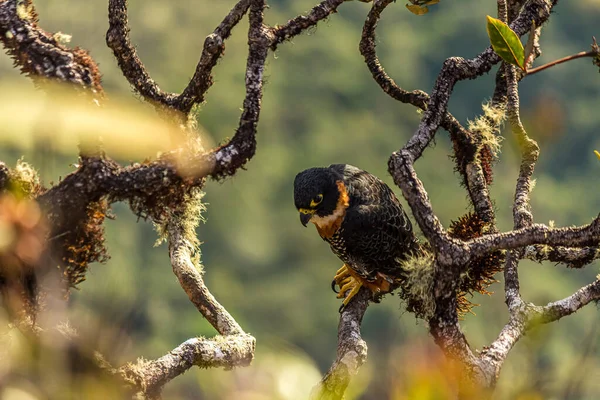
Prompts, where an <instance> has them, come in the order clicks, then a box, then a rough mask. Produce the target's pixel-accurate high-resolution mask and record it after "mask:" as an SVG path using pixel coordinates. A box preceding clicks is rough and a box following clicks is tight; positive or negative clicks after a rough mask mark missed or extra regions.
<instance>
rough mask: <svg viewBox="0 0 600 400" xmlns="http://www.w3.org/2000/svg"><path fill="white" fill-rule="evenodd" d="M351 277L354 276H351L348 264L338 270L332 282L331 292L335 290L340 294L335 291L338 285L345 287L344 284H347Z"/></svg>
mask: <svg viewBox="0 0 600 400" xmlns="http://www.w3.org/2000/svg"><path fill="white" fill-rule="evenodd" d="M351 276H352V275H350V271H349V270H348V266H347V265H346V264H344V265H342V268H340V269H338V270H337V272H336V273H335V276H334V277H333V280H332V281H331V290H333V291H334V292H335V293H340V292H338V291H337V290H335V287H336V285H337V286H339V287H340V288H341V287H342V286H343V285H344V283H347V281H348V278H350V277H351ZM341 293H343V292H341ZM338 298H340V297H339V296H338Z"/></svg>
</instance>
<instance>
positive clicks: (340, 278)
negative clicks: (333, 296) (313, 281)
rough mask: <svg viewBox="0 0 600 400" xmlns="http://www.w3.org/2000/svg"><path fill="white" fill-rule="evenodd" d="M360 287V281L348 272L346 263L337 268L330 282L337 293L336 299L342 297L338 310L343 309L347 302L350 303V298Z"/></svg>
mask: <svg viewBox="0 0 600 400" xmlns="http://www.w3.org/2000/svg"><path fill="white" fill-rule="evenodd" d="M336 285H337V286H339V287H340V291H339V292H336V290H335V286H336ZM361 287H362V282H361V281H360V280H358V279H357V278H355V277H354V276H353V275H352V274H351V273H350V271H349V270H348V266H347V265H346V264H344V265H343V266H342V268H340V269H338V271H337V272H336V274H335V276H334V277H333V281H332V282H331V288H332V289H333V291H334V292H336V293H338V295H337V298H338V299H344V301H343V302H342V305H341V306H340V309H339V312H342V311H344V308H346V306H347V305H348V303H350V300H352V298H353V297H354V296H355V295H356V293H358V291H359V290H360V288H361ZM346 293H347V294H346Z"/></svg>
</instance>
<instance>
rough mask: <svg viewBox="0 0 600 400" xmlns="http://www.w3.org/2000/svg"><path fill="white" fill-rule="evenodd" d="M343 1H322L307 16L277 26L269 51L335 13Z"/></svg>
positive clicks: (274, 29)
mask: <svg viewBox="0 0 600 400" xmlns="http://www.w3.org/2000/svg"><path fill="white" fill-rule="evenodd" d="M344 1H345V0H324V1H322V2H321V3H319V4H317V5H316V6H314V7H313V9H312V10H310V11H309V13H308V14H307V15H300V16H298V17H296V18H293V19H291V20H289V21H288V22H287V23H286V24H285V25H277V26H275V27H274V28H273V42H272V43H271V50H273V51H275V50H276V49H277V46H278V45H279V44H281V43H283V42H284V41H286V40H290V39H291V38H293V37H294V36H297V35H299V34H300V33H302V32H303V31H305V30H306V29H308V28H310V27H312V26H315V25H316V24H317V23H318V22H319V21H321V20H323V19H325V18H327V17H329V16H330V15H331V14H332V13H334V12H336V10H337V8H338V7H339V6H340V5H341V4H342V3H343V2H344Z"/></svg>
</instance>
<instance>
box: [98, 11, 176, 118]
mask: <svg viewBox="0 0 600 400" xmlns="http://www.w3.org/2000/svg"><path fill="white" fill-rule="evenodd" d="M108 23H109V28H108V31H107V32H106V44H107V45H108V47H110V48H111V49H112V51H113V54H114V55H115V58H116V59H117V63H118V64H119V68H120V69H121V72H122V73H123V75H124V76H125V78H126V79H127V81H129V83H130V84H131V86H133V87H134V88H135V90H136V91H137V92H138V93H139V94H140V95H141V96H142V97H144V99H146V100H148V101H152V102H154V103H156V104H160V105H163V106H171V104H173V101H174V100H175V98H176V95H175V94H173V93H167V92H163V91H162V90H161V89H160V87H158V84H156V82H154V81H153V80H152V78H150V75H149V74H148V72H147V71H146V68H145V67H144V64H143V63H142V61H141V60H140V59H139V57H138V55H137V52H136V51H135V48H134V47H133V45H132V44H131V41H130V40H129V30H130V29H129V26H128V19H127V0H109V1H108Z"/></svg>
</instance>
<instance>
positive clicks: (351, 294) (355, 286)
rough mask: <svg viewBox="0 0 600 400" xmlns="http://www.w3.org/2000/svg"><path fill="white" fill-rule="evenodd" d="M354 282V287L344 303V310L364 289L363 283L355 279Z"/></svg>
mask: <svg viewBox="0 0 600 400" xmlns="http://www.w3.org/2000/svg"><path fill="white" fill-rule="evenodd" d="M353 281H354V282H353V284H354V285H353V286H352V289H351V290H350V293H348V295H347V296H346V298H345V299H344V301H343V302H342V306H343V308H342V310H343V309H344V308H345V307H346V306H347V305H348V303H350V300H352V298H353V297H354V296H356V293H358V291H359V290H360V288H361V287H362V283H360V282H359V281H357V280H354V279H353ZM340 293H343V292H342V291H341V290H340Z"/></svg>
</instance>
